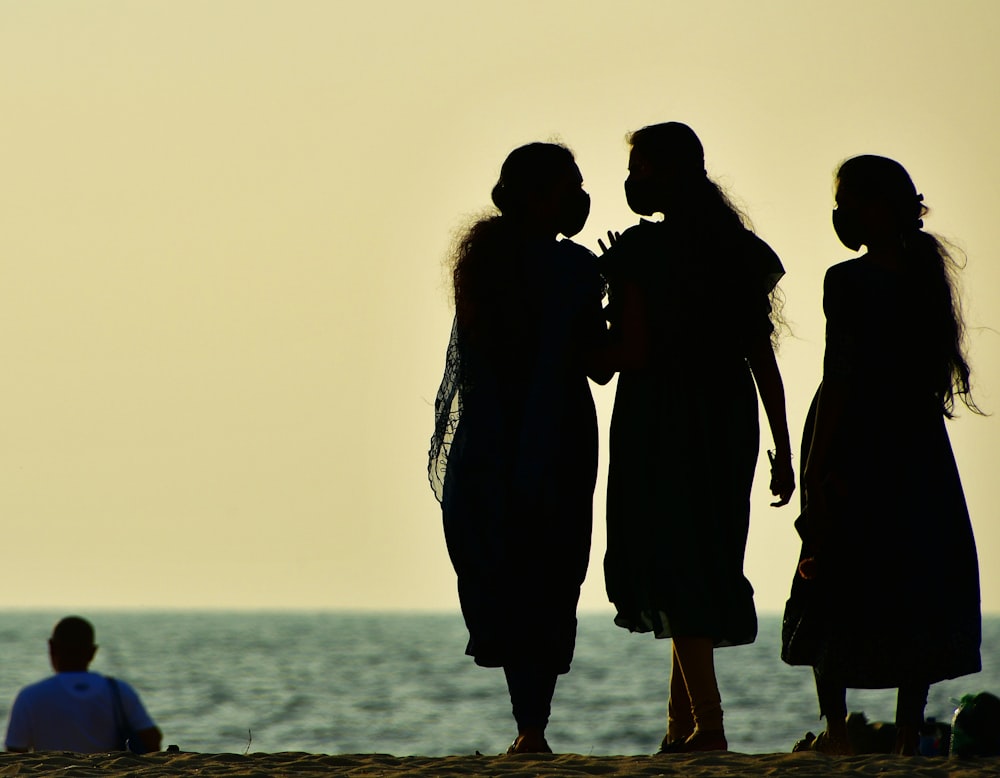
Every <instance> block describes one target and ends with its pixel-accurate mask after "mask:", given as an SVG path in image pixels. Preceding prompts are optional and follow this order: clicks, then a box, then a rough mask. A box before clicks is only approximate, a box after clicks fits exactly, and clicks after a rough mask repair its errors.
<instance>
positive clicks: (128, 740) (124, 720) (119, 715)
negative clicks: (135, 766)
mask: <svg viewBox="0 0 1000 778" xmlns="http://www.w3.org/2000/svg"><path fill="white" fill-rule="evenodd" d="M104 677H105V678H106V679H107V681H108V684H109V685H110V686H111V705H112V708H113V710H114V717H115V729H116V730H117V732H118V744H119V748H121V750H122V751H131V752H132V753H133V754H144V753H146V749H145V748H144V747H143V745H142V740H140V739H139V736H138V734H137V733H136V731H135V730H134V729H132V726H131V725H130V724H129V723H128V716H126V715H125V706H124V705H122V695H121V692H120V691H119V689H118V681H116V680H115V679H114V678H112V677H111V676H110V675H106V676H104Z"/></svg>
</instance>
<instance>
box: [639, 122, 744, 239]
mask: <svg viewBox="0 0 1000 778" xmlns="http://www.w3.org/2000/svg"><path fill="white" fill-rule="evenodd" d="M627 140H628V144H629V146H630V147H631V148H633V149H636V150H638V151H639V152H640V153H641V154H642V156H643V158H644V159H645V160H646V161H648V162H649V163H650V165H651V166H652V167H653V169H654V170H662V169H669V170H670V171H671V178H672V179H673V180H674V182H675V186H676V187H677V188H678V190H679V191H678V194H679V195H681V197H679V198H678V202H677V205H678V207H681V208H683V210H684V211H685V214H686V216H688V217H693V218H694V220H695V222H696V223H698V224H699V225H700V226H702V225H703V226H705V227H708V228H709V229H713V230H714V229H719V228H722V229H726V228H732V229H737V228H745V229H748V230H751V231H752V229H753V225H752V224H751V222H750V218H749V217H748V216H747V215H746V214H745V213H744V212H743V211H742V210H740V209H739V208H738V207H737V206H736V205H735V203H733V201H732V200H731V199H730V197H729V196H728V195H727V194H726V193H725V191H724V190H723V189H722V187H721V186H719V185H718V184H717V183H716V182H715V181H713V180H712V179H711V178H709V177H708V174H707V173H706V172H705V152H704V149H703V147H702V145H701V140H699V138H698V136H697V135H696V134H695V131H694V130H692V129H691V128H690V127H688V126H687V125H686V124H683V123H681V122H663V123H662V124H651V125H649V126H647V127H643V128H642V129H639V130H636V131H635V132H632V133H629V135H628V138H627Z"/></svg>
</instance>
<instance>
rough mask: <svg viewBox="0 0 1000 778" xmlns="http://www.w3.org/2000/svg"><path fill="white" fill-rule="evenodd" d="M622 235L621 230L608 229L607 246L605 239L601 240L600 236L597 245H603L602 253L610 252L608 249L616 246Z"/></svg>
mask: <svg viewBox="0 0 1000 778" xmlns="http://www.w3.org/2000/svg"><path fill="white" fill-rule="evenodd" d="M621 236H622V234H621V233H620V232H613V231H612V230H608V245H607V246H605V245H604V241H603V240H601V239H600V238H598V239H597V245H598V246H600V247H601V253H602V254H607V253H608V249H609V248H611V247H612V246H614V245H615V244H616V243H617V242H618V239H619V238H620V237H621Z"/></svg>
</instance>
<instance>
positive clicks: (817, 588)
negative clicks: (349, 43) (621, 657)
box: [782, 156, 980, 753]
mask: <svg viewBox="0 0 1000 778" xmlns="http://www.w3.org/2000/svg"><path fill="white" fill-rule="evenodd" d="M836 203H837V207H836V210H834V212H833V225H834V229H835V230H836V232H837V236H838V237H839V238H840V240H841V242H842V243H843V244H844V245H845V246H847V247H848V248H849V249H851V250H853V251H857V250H858V249H860V248H861V246H862V245H864V246H866V247H867V249H868V251H867V253H866V254H864V255H862V256H860V257H857V258H855V259H851V260H848V261H846V262H842V263H840V264H838V265H834V266H833V267H831V268H830V269H829V270H828V271H827V274H826V280H825V282H824V289H823V308H824V310H825V312H826V353H825V356H824V360H823V382H822V384H821V386H820V389H819V391H818V392H817V394H816V397H815V399H814V400H813V404H812V408H811V409H810V412H809V418H808V420H807V422H806V427H805V431H804V435H803V445H802V449H803V451H804V452H808V453H807V455H806V458H805V459H806V464H805V470H804V474H803V486H804V492H805V494H804V498H805V499H804V512H803V514H802V516H801V517H800V519H799V521H798V522H797V526H798V528H799V531H800V533H801V534H802V536H803V540H804V543H803V553H802V558H803V562H802V564H800V567H799V572H798V574H797V575H796V579H795V581H794V583H793V586H792V596H791V598H790V599H789V602H788V605H787V606H786V611H785V624H784V635H783V646H782V656H783V658H784V659H785V660H786V661H788V662H790V663H792V664H809V665H812V666H813V668H814V670H815V674H816V687H817V691H818V695H819V703H820V711H821V714H822V715H824V716H825V717H826V720H827V731H826V733H825V734H824V735H821V736H820V739H819V741H818V743H817V745H816V747H817V748H820V749H823V750H827V751H830V752H832V753H849V752H850V746H849V744H848V741H847V730H846V726H845V717H846V715H847V703H846V688H847V687H852V688H855V687H856V688H898V689H899V695H898V700H897V708H896V723H897V725H898V727H899V729H898V731H899V738H898V740H897V751H898V752H899V753H914V750H915V747H916V744H917V739H918V729H919V727H920V725H921V724H922V723H923V712H924V706H925V704H926V702H927V692H928V687H929V685H930V684H931V683H934V682H935V681H940V680H942V679H945V678H955V677H957V676H961V675H965V674H967V673H974V672H976V671H977V670H979V668H980V661H979V643H980V610H979V568H978V564H977V560H976V548H975V542H974V540H973V536H972V527H971V525H970V522H969V514H968V510H967V509H966V505H965V497H964V495H963V492H962V484H961V481H960V480H959V475H958V469H957V467H956V465H955V458H954V456H953V455H952V451H951V445H950V443H949V441H948V433H947V431H946V430H945V425H944V419H945V417H950V416H951V415H952V412H953V410H954V406H955V397H956V395H957V396H958V397H960V398H961V399H962V400H964V401H965V404H966V405H967V406H968V407H969V408H971V409H972V410H974V411H977V410H978V409H977V408H976V406H975V403H974V402H973V401H972V399H971V397H970V394H969V366H968V364H967V363H966V359H965V356H964V353H963V345H962V344H963V337H962V335H963V325H962V318H961V315H960V310H959V304H958V299H957V297H956V295H955V293H954V291H953V288H952V283H951V280H950V273H951V271H952V270H953V269H954V267H955V264H954V262H953V260H952V258H951V256H950V255H949V253H948V251H947V249H946V248H945V247H944V246H943V245H942V244H941V242H940V241H938V240H937V239H936V238H935V237H934V236H933V235H931V234H929V233H927V232H924V230H923V221H922V217H923V216H924V214H925V213H926V211H927V209H926V208H925V207H924V204H923V195H920V194H918V193H917V190H916V188H915V187H914V185H913V181H912V180H911V179H910V176H909V174H908V173H907V172H906V170H905V169H904V168H903V167H902V166H901V165H900V164H899V163H898V162H895V161H893V160H891V159H886V158H885V157H876V156H861V157H855V158H853V159H849V160H847V161H846V162H845V163H843V165H841V167H840V170H839V171H838V173H837V190H836Z"/></svg>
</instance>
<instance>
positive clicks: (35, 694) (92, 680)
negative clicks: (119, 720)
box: [18, 672, 107, 699]
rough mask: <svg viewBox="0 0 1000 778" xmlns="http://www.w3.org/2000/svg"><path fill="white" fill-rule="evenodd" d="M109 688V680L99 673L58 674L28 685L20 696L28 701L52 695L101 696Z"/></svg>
mask: <svg viewBox="0 0 1000 778" xmlns="http://www.w3.org/2000/svg"><path fill="white" fill-rule="evenodd" d="M106 687H107V680H106V679H105V678H104V676H102V675H99V674H97V673H90V672H86V673H56V674H55V675H50V676H49V677H48V678H43V679H42V680H40V681H36V682H35V683H32V684H28V685H27V686H25V687H24V688H23V689H21V691H20V692H18V696H22V695H23V696H24V697H25V698H26V699H34V698H39V697H48V696H50V695H54V694H56V695H63V694H70V695H73V696H85V697H86V696H91V695H94V694H99V693H101V691H102V690H103V689H104V688H106Z"/></svg>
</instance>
